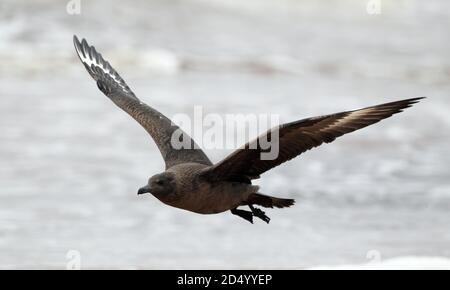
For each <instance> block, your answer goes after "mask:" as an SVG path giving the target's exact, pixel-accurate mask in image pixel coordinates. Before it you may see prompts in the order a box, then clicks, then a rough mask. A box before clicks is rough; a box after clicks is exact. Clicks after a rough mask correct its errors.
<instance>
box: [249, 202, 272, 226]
mask: <svg viewBox="0 0 450 290" xmlns="http://www.w3.org/2000/svg"><path fill="white" fill-rule="evenodd" d="M249 207H250V209H251V210H252V213H253V216H255V217H258V218H260V219H262V220H263V221H265V222H266V223H269V222H270V218H269V217H268V216H266V213H265V212H263V211H262V210H260V209H259V208H256V207H253V206H252V205H250V206H249Z"/></svg>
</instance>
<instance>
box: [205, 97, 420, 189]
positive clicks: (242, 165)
mask: <svg viewBox="0 0 450 290" xmlns="http://www.w3.org/2000/svg"><path fill="white" fill-rule="evenodd" d="M420 99H422V98H413V99H408V100H402V101H397V102H392V103H386V104H381V105H378V106H373V107H367V108H364V109H360V110H355V111H348V112H341V113H337V114H332V115H326V116H320V117H314V118H308V119H303V120H299V121H295V122H292V123H288V124H284V125H281V126H279V127H276V128H273V129H271V130H269V131H268V132H266V133H265V134H263V135H261V136H259V137H258V138H256V139H255V140H253V141H251V142H249V143H247V144H245V145H244V146H243V147H242V148H241V149H238V150H236V151H234V152H233V153H232V154H230V155H229V156H228V157H226V158H225V159H224V160H222V161H221V162H219V163H217V164H216V165H214V166H212V167H211V168H209V169H206V170H205V171H204V173H203V176H204V177H207V178H209V179H213V180H236V181H237V180H242V179H243V178H244V179H247V180H249V179H256V178H258V177H259V175H260V174H262V173H264V172H266V171H267V170H269V169H271V168H273V167H276V166H278V165H280V164H281V163H283V162H286V161H288V160H290V159H292V158H294V157H296V156H298V155H300V154H302V153H303V152H305V151H307V150H310V149H312V148H314V147H317V146H319V145H321V144H322V143H324V142H325V143H330V142H332V141H334V140H335V139H336V138H337V137H339V136H342V135H344V134H347V133H350V132H353V131H355V130H358V129H361V128H364V127H366V126H369V125H372V124H374V123H377V122H379V121H380V120H383V119H386V118H388V117H390V116H392V115H394V114H396V113H399V112H401V111H402V110H403V109H405V108H408V107H410V106H411V105H412V104H414V103H417V102H418V101H419V100H420ZM277 135H278V142H277V144H276V145H277V146H278V150H279V151H278V156H276V158H274V159H272V160H270V159H268V160H263V159H262V158H261V153H262V152H264V151H270V150H269V149H267V146H261V142H266V144H267V140H270V141H274V142H276V139H277ZM271 138H273V139H271ZM251 148H253V149H251ZM263 148H265V149H266V150H264V149H263Z"/></svg>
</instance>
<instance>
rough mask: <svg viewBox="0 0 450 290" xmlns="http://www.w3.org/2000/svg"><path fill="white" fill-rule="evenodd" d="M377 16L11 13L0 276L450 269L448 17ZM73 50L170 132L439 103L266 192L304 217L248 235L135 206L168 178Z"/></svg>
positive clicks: (85, 4) (340, 7) (418, 4)
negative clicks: (84, 51) (393, 104)
mask: <svg viewBox="0 0 450 290" xmlns="http://www.w3.org/2000/svg"><path fill="white" fill-rule="evenodd" d="M75 2H77V1H75ZM368 2H369V1H356V0H353V1H352V0H339V1H337V0H334V1H302V0H296V1H294V0H266V1H263V0H260V1H257V0H245V1H238V0H185V1H181V0H178V1H175V0H159V1H144V0H141V1H106V0H95V1H86V0H81V1H79V3H80V4H81V6H80V8H81V9H80V10H79V12H80V13H79V14H78V13H68V12H67V7H66V6H67V4H68V3H69V1H56V0H39V1H25V0H2V1H1V2H0V268H5V269H10V268H19V269H22V268H52V269H64V268H66V265H67V263H68V261H69V260H70V257H67V253H68V251H70V250H75V251H77V252H79V253H80V255H81V267H82V268H84V269H89V268H94V269H98V268H116V269H134V268H138V269H140V268H149V269H154V268H167V269H172V268H181V269H187V268H262V269H264V268H272V269H273V268H295V269H301V268H310V267H319V266H321V265H330V266H337V265H342V264H364V263H367V262H372V260H374V259H375V260H385V259H390V258H399V257H400V259H401V257H405V256H408V257H419V256H420V257H422V259H424V258H426V257H441V259H445V258H446V257H447V258H450V230H449V222H450V170H449V164H450V147H449V143H450V107H449V105H450V99H449V96H448V94H449V92H450V58H449V52H450V39H449V28H450V2H449V1H445V0H431V1H418V0H408V1H407V0H404V1H400V0H399V1H389V0H381V1H379V2H380V3H381V10H380V11H375V12H380V13H379V14H376V13H375V14H373V13H372V12H374V11H373V10H371V9H369V10H367V5H368ZM72 8H73V7H72ZM77 8H78V7H76V9H75V11H73V10H69V12H78V11H76V10H77ZM369 12H370V13H369ZM74 34H76V35H78V36H79V37H80V38H81V37H85V38H86V39H87V40H88V41H89V42H90V43H91V44H93V45H95V47H96V48H97V50H98V51H99V52H101V53H102V54H103V56H104V57H105V58H106V59H107V60H109V62H110V63H111V64H112V66H113V67H115V68H116V70H117V71H118V72H119V73H120V74H121V76H122V77H123V78H124V79H125V80H126V81H127V83H128V85H129V86H130V87H131V88H132V89H133V90H134V92H135V93H136V94H137V95H138V96H139V97H140V98H141V99H142V100H143V101H145V102H147V103H148V104H150V105H152V106H154V107H155V108H157V109H158V110H160V111H161V112H163V113H164V114H166V115H167V116H168V117H172V116H174V115H176V114H180V113H184V114H188V115H192V114H193V107H194V106H195V105H202V106H203V109H204V112H205V113H219V114H221V115H225V114H231V113H243V114H248V113H256V114H263V113H272V114H278V115H280V116H281V121H282V122H289V121H294V120H298V119H301V118H305V117H310V116H316V115H322V114H328V113H334V112H339V111H343V110H350V109H356V108H361V107H365V106H369V105H375V104H379V103H383V102H388V101H394V100H399V99H403V98H409V97H417V96H427V97H428V98H427V99H426V100H423V101H422V102H421V103H419V104H417V105H415V106H414V107H413V108H410V109H408V110H406V111H405V112H404V113H401V114H399V115H396V116H394V117H392V118H390V119H388V120H386V121H383V122H381V123H378V124H376V125H374V126H371V127H368V128H365V129H363V130H361V131H358V132H355V133H352V134H349V135H347V136H344V137H342V138H340V139H338V140H337V141H335V142H334V143H332V144H331V145H323V146H321V147H319V148H316V149H314V150H311V151H309V152H307V153H305V154H303V155H301V156H300V157H298V158H297V159H295V160H293V161H290V162H288V163H286V164H284V165H282V166H280V167H277V168H275V169H273V170H271V171H270V172H268V173H266V174H264V175H263V178H262V179H260V180H258V181H257V184H258V185H260V186H261V191H262V192H265V193H270V194H273V195H276V196H280V197H290V198H295V199H296V201H297V203H296V205H295V206H294V207H292V208H289V209H283V210H267V211H266V212H267V214H268V215H269V216H270V217H271V218H272V221H271V223H270V224H269V225H267V224H265V223H263V222H262V221H259V220H258V221H256V222H255V224H254V225H251V224H249V223H247V222H245V221H244V220H242V219H240V218H238V217H236V216H233V215H231V214H229V213H225V214H220V215H210V216H202V215H197V214H192V213H188V212H185V211H182V210H179V209H175V208H170V207H167V206H165V205H163V204H162V203H160V202H159V201H157V200H156V199H155V198H153V197H152V196H151V195H146V196H139V197H137V196H136V192H137V189H138V188H139V187H140V186H142V185H144V184H145V183H146V181H147V178H148V177H149V176H151V175H153V174H155V173H158V172H161V171H162V170H163V168H164V164H163V160H162V158H161V156H160V154H159V152H158V150H157V148H156V145H155V144H154V143H153V141H152V140H151V139H150V138H149V137H148V135H147V134H146V133H145V131H144V130H143V129H142V128H141V127H140V126H139V125H138V124H137V123H136V122H135V121H134V120H132V119H131V118H130V117H129V116H128V115H126V114H125V113H124V112H122V111H120V109H118V108H117V107H115V106H114V104H112V103H111V101H110V100H108V99H107V98H106V97H105V96H104V95H103V94H102V93H101V92H100V91H99V90H98V89H97V88H96V85H95V83H94V82H93V80H92V79H91V77H90V76H89V75H88V74H87V72H86V71H85V69H84V68H83V66H82V64H81V63H80V62H79V60H78V59H77V56H76V54H75V50H74V48H73V44H72V36H73V35H74ZM253 137H254V136H253ZM231 151H232V150H207V154H208V155H209V156H210V157H211V159H212V160H213V161H215V162H217V161H219V160H221V159H222V158H223V157H225V156H226V155H227V154H228V153H230V152H231ZM406 260H407V261H411V259H410V258H409V259H406ZM404 266H405V267H408V265H404ZM447 266H448V264H447Z"/></svg>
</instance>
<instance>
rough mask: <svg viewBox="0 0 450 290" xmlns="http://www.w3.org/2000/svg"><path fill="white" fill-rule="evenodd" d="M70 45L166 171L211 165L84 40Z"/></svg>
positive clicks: (197, 148)
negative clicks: (145, 134) (130, 119)
mask: <svg viewBox="0 0 450 290" xmlns="http://www.w3.org/2000/svg"><path fill="white" fill-rule="evenodd" d="M73 42H74V45H75V49H76V51H77V54H78V56H79V58H80V60H81V62H82V63H83V64H84V66H85V68H86V70H87V71H88V72H89V74H90V75H91V76H92V77H93V78H94V80H95V81H96V82H97V86H98V88H99V89H100V90H101V91H102V92H103V93H104V94H105V95H106V96H107V97H108V98H110V99H111V100H112V101H113V102H114V103H115V104H116V105H117V106H118V107H119V108H121V109H122V110H124V111H125V112H127V113H128V114H129V115H130V116H131V117H133V118H134V119H135V120H136V121H138V122H139V124H141V125H142V127H144V129H145V130H146V131H147V132H148V133H149V134H150V136H151V137H152V138H153V140H154V141H155V142H156V145H157V146H158V148H159V151H160V152H161V154H162V156H163V158H164V161H165V163H166V169H167V168H170V167H172V166H174V165H177V164H180V163H186V162H197V163H201V164H205V165H211V161H210V160H209V159H208V157H207V156H206V155H205V153H204V152H203V151H202V150H201V149H199V147H198V145H197V144H195V142H194V141H193V140H192V139H191V138H190V137H189V136H188V135H187V134H186V133H184V132H183V131H182V130H181V129H180V128H179V127H178V126H176V125H175V124H173V123H172V122H171V121H170V120H169V119H168V118H167V117H165V116H164V115H163V114H161V113H160V112H158V111H157V110H155V109H153V108H152V107H150V106H148V105H146V104H144V103H143V102H141V101H140V100H139V99H138V98H137V97H136V96H135V94H134V93H133V92H132V91H131V89H130V88H129V87H128V86H127V84H126V83H125V81H124V80H123V79H122V78H121V77H120V76H119V74H118V73H117V72H116V71H115V70H114V69H113V68H112V67H111V65H110V64H109V63H108V62H107V61H105V60H104V59H103V57H102V55H101V54H100V53H98V52H97V51H96V50H95V48H94V47H93V46H89V44H88V43H87V42H86V40H85V39H83V40H82V41H81V42H80V41H79V40H78V38H77V37H76V36H74V37H73ZM173 137H174V138H178V139H177V142H176V146H173V145H172V143H173V142H172V141H173V140H172V138H173ZM174 140H175V139H174ZM178 141H179V142H178ZM183 145H184V146H183Z"/></svg>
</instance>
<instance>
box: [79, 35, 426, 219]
mask: <svg viewBox="0 0 450 290" xmlns="http://www.w3.org/2000/svg"><path fill="white" fill-rule="evenodd" d="M73 41H74V45H75V49H76V52H77V54H78V56H79V58H80V60H81V62H82V63H83V64H84V67H85V68H86V70H87V71H88V73H89V74H90V75H91V76H92V78H94V80H95V81H96V82H97V86H98V88H99V89H100V91H102V92H103V93H104V94H105V95H106V96H107V97H108V98H109V99H111V101H113V102H114V103H115V104H116V105H117V106H118V107H119V108H121V109H122V110H124V111H125V112H127V113H128V114H129V115H130V116H131V117H133V118H134V119H135V120H136V121H137V122H138V123H139V124H141V126H142V127H144V129H145V130H146V131H147V132H148V133H149V134H150V136H151V137H152V138H153V140H154V141H155V143H156V145H157V146H158V149H159V151H160V152H161V155H162V156H163V158H164V161H165V171H164V172H162V173H159V174H156V175H154V176H152V177H150V178H149V179H148V182H147V184H146V185H145V186H144V187H142V188H140V189H139V190H138V194H144V193H151V194H152V195H153V196H155V197H156V198H157V199H159V200H160V201H161V202H163V203H165V204H167V205H170V206H173V207H177V208H180V209H184V210H188V211H191V212H195V213H199V214H216V213H222V212H227V211H230V212H231V213H232V214H234V215H237V216H239V217H242V218H244V219H245V220H247V221H249V222H251V223H253V217H257V218H260V219H262V220H263V221H265V222H266V223H269V221H270V218H269V217H268V216H267V215H266V214H265V212H264V211H262V210H261V209H260V208H258V207H257V206H262V207H265V208H273V207H276V208H285V207H289V206H291V205H293V204H294V200H293V199H287V198H278V197H273V196H269V195H266V194H262V193H261V192H259V187H258V186H255V185H252V180H254V179H257V178H259V177H260V175H261V174H263V173H265V172H266V171H268V170H270V169H272V168H274V167H276V166H278V165H280V164H282V163H284V162H286V161H288V160H290V159H292V158H294V157H296V156H298V155H300V154H302V153H303V152H305V151H307V150H310V149H312V148H314V147H317V146H320V145H322V144H323V143H330V142H332V141H334V140H335V139H336V138H337V137H340V136H342V135H344V134H347V133H350V132H353V131H355V130H358V129H361V128H364V127H366V126H369V125H372V124H375V123H377V122H379V121H381V120H383V119H386V118H389V117H390V116H392V115H394V114H397V113H399V112H402V110H403V109H406V108H408V107H410V106H411V105H413V104H414V103H417V102H418V101H419V100H420V99H422V98H411V99H406V100H401V101H397V102H391V103H385V104H381V105H376V106H371V107H367V108H363V109H359V110H353V111H346V112H341V113H336V114H331V115H324V116H319V117H313V118H307V119H302V120H299V121H295V122H291V123H287V124H283V125H280V126H278V127H276V128H272V129H270V130H269V131H267V132H266V133H264V134H262V135H260V136H259V137H257V138H256V139H255V140H253V141H250V142H248V143H247V144H245V145H244V146H242V147H241V148H240V149H238V150H236V151H234V152H233V153H232V154H230V155H229V156H228V157H226V158H225V159H223V160H222V161H220V162H218V163H216V164H213V163H212V162H211V161H210V160H209V158H208V157H207V156H206V154H205V153H204V152H203V151H202V150H201V149H199V147H198V145H197V144H196V143H195V142H194V140H193V139H191V138H190V137H189V136H188V135H187V134H186V133H185V132H183V131H182V130H181V129H180V128H179V127H178V126H176V125H174V124H173V123H172V122H171V121H170V119H168V118H167V117H166V116H164V115H163V114H161V113H160V112H158V111H157V110H155V109H154V108H152V107H150V106H148V105H147V104H145V103H144V102H142V101H141V100H140V99H138V98H137V97H136V95H135V94H134V93H133V91H132V90H131V89H130V88H129V87H128V85H127V84H126V83H125V81H124V80H123V79H122V77H120V76H119V74H118V73H117V72H116V71H115V70H114V69H113V68H112V66H111V65H110V64H109V62H108V61H106V60H104V59H103V57H102V55H101V54H100V53H98V52H97V51H96V49H95V48H94V47H93V46H90V45H89V44H88V43H87V42H86V40H85V39H83V40H82V41H81V42H80V41H79V40H78V38H77V37H76V36H74V37H73ZM177 132H178V133H179V132H181V133H182V135H181V136H182V138H183V144H190V145H191V146H185V147H182V148H174V146H172V143H171V138H172V135H173V134H175V133H177ZM275 134H276V135H275ZM271 136H278V149H279V151H278V155H277V156H276V158H273V159H268V160H265V159H264V158H261V153H263V152H265V150H266V148H263V146H261V141H262V140H268V139H270V138H271ZM186 142H187V143H186ZM186 147H187V148H186ZM240 206H248V208H249V209H250V210H244V209H242V208H238V207H240Z"/></svg>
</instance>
